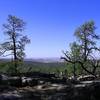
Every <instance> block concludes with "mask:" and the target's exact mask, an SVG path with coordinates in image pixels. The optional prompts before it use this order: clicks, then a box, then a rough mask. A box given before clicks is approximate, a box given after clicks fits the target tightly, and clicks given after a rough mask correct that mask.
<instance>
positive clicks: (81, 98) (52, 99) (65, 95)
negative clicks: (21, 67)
mask: <svg viewBox="0 0 100 100" xmlns="http://www.w3.org/2000/svg"><path fill="white" fill-rule="evenodd" d="M88 79H91V78H88ZM3 80H4V81H2V82H4V83H3V84H2V82H1V84H0V100H100V80H99V79H98V80H97V79H96V80H89V81H86V80H85V81H84V80H82V81H80V82H79V81H78V82H74V83H73V81H71V80H66V81H65V82H64V80H63V79H62V80H61V79H54V77H53V78H51V79H50V78H49V79H48V78H46V79H44V78H43V77H42V79H41V80H40V79H39V78H38V77H31V78H30V77H25V76H24V77H15V76H14V77H7V76H3ZM50 80H51V81H50ZM54 80H56V81H54ZM58 80H59V81H61V82H58ZM71 82H72V83H71ZM15 84H16V85H15Z"/></svg>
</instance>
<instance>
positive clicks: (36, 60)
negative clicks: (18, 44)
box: [25, 57, 63, 63]
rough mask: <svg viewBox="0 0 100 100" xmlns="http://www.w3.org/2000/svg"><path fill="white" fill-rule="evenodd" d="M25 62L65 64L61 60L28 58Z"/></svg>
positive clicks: (55, 58)
mask: <svg viewBox="0 0 100 100" xmlns="http://www.w3.org/2000/svg"><path fill="white" fill-rule="evenodd" d="M25 61H32V62H43V63H52V62H63V61H62V60H61V59H60V58H57V57H54V58H28V59H25Z"/></svg>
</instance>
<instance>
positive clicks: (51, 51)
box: [0, 0, 100, 58]
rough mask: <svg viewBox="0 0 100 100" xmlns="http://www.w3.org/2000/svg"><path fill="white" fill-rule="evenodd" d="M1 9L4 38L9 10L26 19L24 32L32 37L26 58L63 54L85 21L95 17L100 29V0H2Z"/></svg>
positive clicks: (12, 13) (99, 31) (0, 31)
mask: <svg viewBox="0 0 100 100" xmlns="http://www.w3.org/2000/svg"><path fill="white" fill-rule="evenodd" d="M0 13H1V14H0V35H1V37H0V40H1V42H3V40H4V39H6V37H4V35H3V31H2V24H3V23H5V22H6V19H7V16H8V15H9V14H11V15H15V16H18V17H20V18H22V19H23V20H24V21H25V22H26V23H27V26H26V30H25V34H26V35H28V37H29V38H30V39H31V44H29V45H27V46H26V51H25V52H26V55H27V58H43V57H60V56H61V55H62V52H61V51H62V50H66V49H68V48H69V43H70V42H72V41H74V40H75V38H74V36H73V33H74V31H75V29H76V28H77V27H78V26H80V25H81V24H82V23H84V22H85V21H88V20H94V21H95V23H96V26H97V31H96V32H97V33H100V0H0Z"/></svg>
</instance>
